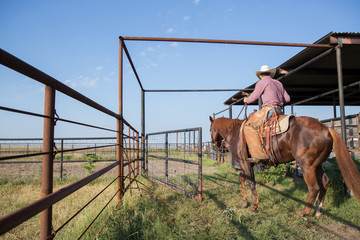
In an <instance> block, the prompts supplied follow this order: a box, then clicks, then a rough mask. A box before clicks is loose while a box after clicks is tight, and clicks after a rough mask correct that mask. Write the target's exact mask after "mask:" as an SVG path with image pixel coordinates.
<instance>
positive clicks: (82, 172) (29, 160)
mask: <svg viewBox="0 0 360 240" xmlns="http://www.w3.org/2000/svg"><path fill="white" fill-rule="evenodd" d="M42 144H43V139H42V138H0V157H3V156H13V155H19V154H25V155H29V154H33V153H40V152H42V147H43V146H42ZM54 144H55V149H56V150H57V151H59V154H56V155H55V158H54V177H59V180H60V182H62V179H63V177H66V176H72V177H80V176H82V177H85V176H86V175H88V173H89V172H93V171H94V170H97V169H99V168H100V167H101V166H104V165H106V164H108V163H109V162H115V161H116V137H99V138H95V137H93V138H54ZM107 146H109V147H107ZM79 148H84V149H85V150H77V151H74V150H75V149H79ZM70 149H71V150H73V151H69V152H64V150H70ZM41 160H42V157H41V156H33V157H26V158H23V159H17V160H7V161H0V172H1V174H0V177H1V178H7V177H9V178H14V177H16V178H22V177H24V178H25V177H35V178H37V177H39V176H41V163H42V161H41ZM87 166H90V167H92V169H89V168H88V167H87ZM115 172H116V171H115V169H113V170H111V171H109V172H108V173H106V174H107V175H108V174H112V175H115Z"/></svg>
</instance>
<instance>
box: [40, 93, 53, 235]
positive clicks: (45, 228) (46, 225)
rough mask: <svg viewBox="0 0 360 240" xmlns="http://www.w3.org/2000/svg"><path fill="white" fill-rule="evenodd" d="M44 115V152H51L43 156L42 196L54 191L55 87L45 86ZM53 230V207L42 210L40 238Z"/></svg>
mask: <svg viewBox="0 0 360 240" xmlns="http://www.w3.org/2000/svg"><path fill="white" fill-rule="evenodd" d="M44 105H45V106H44V108H45V109H44V115H45V116H48V117H49V118H44V134H43V152H50V153H49V154H46V155H43V157H42V159H43V160H42V176H41V198H43V197H45V196H47V195H49V194H51V193H52V192H53V161H54V154H52V153H51V152H52V151H53V148H54V128H55V123H54V121H53V120H52V119H51V118H52V117H54V114H55V89H54V88H53V87H50V86H45V103H44ZM51 231H52V207H49V208H47V209H45V210H44V211H43V212H41V216H40V239H47V238H48V237H49V236H50V235H51Z"/></svg>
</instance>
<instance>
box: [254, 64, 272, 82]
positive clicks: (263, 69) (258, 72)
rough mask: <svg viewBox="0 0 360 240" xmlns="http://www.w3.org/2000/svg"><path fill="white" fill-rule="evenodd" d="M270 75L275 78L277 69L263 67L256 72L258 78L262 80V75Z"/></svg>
mask: <svg viewBox="0 0 360 240" xmlns="http://www.w3.org/2000/svg"><path fill="white" fill-rule="evenodd" d="M266 72H268V73H270V77H272V78H273V77H274V76H275V73H276V68H272V69H270V68H269V66H268V65H262V66H261V68H260V70H259V71H255V74H256V76H257V77H258V78H259V79H260V74H261V73H266Z"/></svg>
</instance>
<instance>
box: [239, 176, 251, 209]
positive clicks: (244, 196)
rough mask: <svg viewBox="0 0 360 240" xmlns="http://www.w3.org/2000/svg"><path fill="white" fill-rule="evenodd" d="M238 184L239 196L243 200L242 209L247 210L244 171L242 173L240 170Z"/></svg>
mask: <svg viewBox="0 0 360 240" xmlns="http://www.w3.org/2000/svg"><path fill="white" fill-rule="evenodd" d="M239 182H240V185H241V195H242V198H243V207H244V208H247V207H248V206H249V201H248V199H247V195H246V189H245V176H244V171H242V170H241V172H240V174H239Z"/></svg>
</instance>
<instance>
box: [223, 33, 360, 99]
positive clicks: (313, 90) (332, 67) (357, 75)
mask: <svg viewBox="0 0 360 240" xmlns="http://www.w3.org/2000/svg"><path fill="white" fill-rule="evenodd" d="M339 39H341V40H340V41H342V44H343V46H342V47H341V62H342V73H343V86H344V98H345V105H347V106H359V105H360V33H333V32H331V33H329V34H327V35H326V36H324V37H322V38H321V39H319V40H318V41H316V42H315V43H314V44H330V45H333V46H337V45H338V44H339ZM277 68H278V70H279V69H282V70H285V72H288V73H287V74H285V75H281V74H279V72H280V71H278V72H277V74H276V75H275V77H274V78H276V79H278V80H279V81H281V82H282V83H283V85H284V87H285V89H286V91H287V92H288V93H289V95H290V96H291V102H290V103H289V104H290V105H291V104H294V105H323V106H327V105H331V106H332V105H334V104H335V105H338V102H339V94H338V91H337V89H338V72H337V61H336V50H335V48H330V49H329V48H313V47H307V48H305V49H304V50H303V51H301V52H300V53H298V54H296V55H295V56H294V57H292V58H290V59H289V60H287V61H286V62H284V63H282V64H281V65H280V66H278V67H277ZM293 70H294V71H293ZM291 71H293V72H291ZM254 87H255V84H252V85H251V86H249V87H247V88H245V89H249V91H246V90H245V91H246V92H248V93H250V92H252V89H253V88H254ZM241 97H243V96H242V94H241V92H238V93H236V94H235V95H233V96H232V97H230V98H229V99H228V100H226V101H225V103H224V104H225V105H231V104H233V105H242V104H243V101H240V102H238V103H235V102H236V100H238V99H240V98H241ZM253 104H257V102H255V103H253Z"/></svg>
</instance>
